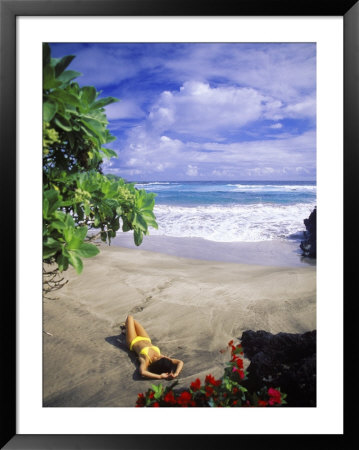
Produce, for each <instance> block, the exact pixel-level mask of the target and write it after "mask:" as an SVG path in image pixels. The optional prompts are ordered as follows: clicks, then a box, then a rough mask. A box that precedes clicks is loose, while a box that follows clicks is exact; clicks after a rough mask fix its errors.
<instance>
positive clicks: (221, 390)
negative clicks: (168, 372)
mask: <svg viewBox="0 0 359 450" xmlns="http://www.w3.org/2000/svg"><path fill="white" fill-rule="evenodd" d="M228 345H229V347H230V348H231V360H230V361H229V362H228V363H227V364H226V368H225V369H224V374H223V376H222V377H221V378H219V379H218V380H216V379H215V377H213V376H212V375H207V376H206V377H205V380H204V384H202V383H201V380H200V379H199V378H197V379H196V380H195V381H193V382H192V383H191V384H190V387H189V388H188V389H182V390H178V391H175V390H174V389H173V388H174V387H175V386H176V385H177V384H178V381H175V382H174V383H172V384H171V385H170V386H168V387H166V388H164V387H163V385H162V384H159V385H157V386H156V385H154V384H152V388H151V389H149V390H148V391H147V392H146V393H145V394H143V393H140V394H138V398H137V401H136V407H143V406H147V407H160V406H162V407H163V406H167V407H170V406H177V407H191V406H197V407H198V406H211V407H229V406H231V407H232V406H233V407H240V406H244V407H249V406H259V407H261V406H280V405H284V404H286V401H285V398H286V394H284V393H283V392H281V391H280V389H279V388H276V389H274V388H272V387H270V388H269V389H267V388H262V389H261V390H260V391H259V392H255V393H251V392H249V391H248V390H247V389H246V388H245V387H244V386H243V385H242V384H241V383H242V382H243V381H245V380H246V379H247V371H246V370H245V369H244V366H243V349H242V346H241V345H237V346H234V345H233V341H230V342H229V343H228Z"/></svg>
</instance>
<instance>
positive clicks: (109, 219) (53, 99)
mask: <svg viewBox="0 0 359 450" xmlns="http://www.w3.org/2000/svg"><path fill="white" fill-rule="evenodd" d="M73 58H74V56H72V55H69V56H64V57H63V58H52V57H51V52H50V46H49V45H48V44H44V46H43V260H44V261H45V262H49V263H52V262H55V263H56V264H57V266H58V269H59V270H60V271H63V270H66V269H67V268H68V266H69V264H70V265H72V266H73V267H74V268H75V269H76V271H77V272H78V273H81V272H82V269H83V262H82V258H88V257H91V256H94V255H96V254H97V253H98V252H99V250H98V247H97V246H96V245H94V244H92V243H91V242H89V235H90V234H91V233H89V231H90V230H93V232H95V231H98V232H99V233H100V236H101V239H102V241H104V242H108V243H109V244H110V243H111V239H113V238H114V237H115V236H116V232H117V231H119V230H120V229H121V228H122V231H129V230H133V235H134V241H135V244H136V245H140V244H141V242H142V240H143V236H144V235H146V234H148V233H149V227H150V226H151V227H154V228H157V223H156V218H155V215H154V213H153V207H154V202H155V194H153V193H147V192H146V191H145V190H138V189H136V188H135V186H134V184H132V183H127V182H125V181H124V180H123V179H121V178H117V177H110V176H106V175H104V174H103V173H102V169H101V164H102V162H103V161H104V159H109V158H113V157H117V154H116V152H115V151H114V150H111V149H109V148H108V147H107V144H109V143H110V142H112V141H113V140H114V139H115V137H114V136H112V135H111V133H110V132H109V130H108V128H107V127H108V121H107V118H106V114H105V109H104V108H105V106H107V105H109V104H111V103H113V102H115V101H117V99H115V98H113V97H105V98H99V96H100V94H101V92H98V91H97V90H96V89H95V87H93V86H84V87H80V86H79V84H78V83H77V82H75V81H74V80H75V78H77V77H78V76H79V75H81V74H80V73H79V72H75V71H73V70H66V69H67V67H68V65H69V64H70V63H71V61H72V60H73Z"/></svg>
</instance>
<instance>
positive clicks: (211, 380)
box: [205, 375, 216, 384]
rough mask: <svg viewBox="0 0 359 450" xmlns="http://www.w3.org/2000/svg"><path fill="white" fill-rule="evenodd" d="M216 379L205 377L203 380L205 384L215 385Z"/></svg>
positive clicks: (210, 376) (209, 376)
mask: <svg viewBox="0 0 359 450" xmlns="http://www.w3.org/2000/svg"><path fill="white" fill-rule="evenodd" d="M215 382H216V379H215V378H214V376H212V375H207V376H206V379H205V383H206V384H215Z"/></svg>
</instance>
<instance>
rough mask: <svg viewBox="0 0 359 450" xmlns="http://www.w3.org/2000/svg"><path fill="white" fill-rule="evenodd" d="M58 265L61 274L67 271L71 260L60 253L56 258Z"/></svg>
mask: <svg viewBox="0 0 359 450" xmlns="http://www.w3.org/2000/svg"><path fill="white" fill-rule="evenodd" d="M56 264H57V265H58V267H59V270H60V272H63V271H64V270H67V269H68V267H69V258H68V257H67V256H64V255H63V254H62V253H60V254H59V255H58V256H57V257H56Z"/></svg>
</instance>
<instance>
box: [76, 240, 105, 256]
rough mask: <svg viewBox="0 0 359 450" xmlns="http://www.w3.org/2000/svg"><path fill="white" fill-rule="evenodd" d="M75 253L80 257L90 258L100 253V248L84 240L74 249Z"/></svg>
mask: <svg viewBox="0 0 359 450" xmlns="http://www.w3.org/2000/svg"><path fill="white" fill-rule="evenodd" d="M76 253H77V254H78V255H79V256H81V257H82V258H91V257H93V256H96V255H97V254H98V253H100V250H99V249H98V248H97V247H96V245H93V244H88V243H86V242H84V243H83V244H81V245H80V247H79V248H78V249H77V250H76Z"/></svg>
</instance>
